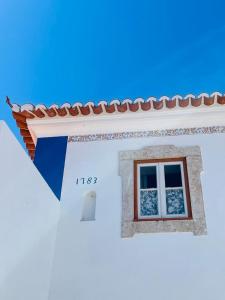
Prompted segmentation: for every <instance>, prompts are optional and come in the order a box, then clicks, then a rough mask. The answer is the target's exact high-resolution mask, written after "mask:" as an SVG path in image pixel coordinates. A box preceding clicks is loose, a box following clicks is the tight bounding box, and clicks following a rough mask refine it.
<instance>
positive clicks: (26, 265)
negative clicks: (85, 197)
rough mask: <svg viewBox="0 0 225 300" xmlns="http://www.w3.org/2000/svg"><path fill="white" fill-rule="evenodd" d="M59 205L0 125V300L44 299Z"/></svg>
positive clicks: (48, 280) (26, 157)
mask: <svg viewBox="0 0 225 300" xmlns="http://www.w3.org/2000/svg"><path fill="white" fill-rule="evenodd" d="M58 218H59V202H58V200H57V199H56V198H55V196H54V194H53V193H52V192H51V190H50V188H49V187H48V185H47V184H46V183H45V181H44V180H43V178H42V177H41V176H40V174H39V172H38V171H37V169H36V168H35V167H34V165H33V163H32V161H31V160H30V158H29V157H28V156H27V154H26V153H25V152H24V150H23V149H22V147H21V146H20V145H19V143H18V142H17V141H16V139H15V137H14V136H13V135H12V133H11V132H10V131H9V129H8V127H7V126H6V124H5V123H4V122H3V121H1V122H0V299H1V300H31V299H32V300H47V299H48V291H49V282H50V274H51V268H52V260H53V255H54V243H55V236H56V230H57V223H58Z"/></svg>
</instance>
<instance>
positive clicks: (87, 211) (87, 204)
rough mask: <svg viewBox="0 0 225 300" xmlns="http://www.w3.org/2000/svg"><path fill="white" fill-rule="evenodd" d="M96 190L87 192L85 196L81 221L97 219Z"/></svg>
mask: <svg viewBox="0 0 225 300" xmlns="http://www.w3.org/2000/svg"><path fill="white" fill-rule="evenodd" d="M95 209H96V192H94V191H90V192H87V193H86V194H85V195H84V197H83V210H82V216H81V221H95Z"/></svg>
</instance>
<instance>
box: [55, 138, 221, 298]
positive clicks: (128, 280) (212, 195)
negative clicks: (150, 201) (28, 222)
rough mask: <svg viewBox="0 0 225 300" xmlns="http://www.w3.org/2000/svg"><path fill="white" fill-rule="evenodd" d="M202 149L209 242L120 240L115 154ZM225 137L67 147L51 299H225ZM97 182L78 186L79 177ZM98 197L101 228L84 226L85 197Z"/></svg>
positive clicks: (149, 237)
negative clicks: (145, 149)
mask: <svg viewBox="0 0 225 300" xmlns="http://www.w3.org/2000/svg"><path fill="white" fill-rule="evenodd" d="M161 144H163V145H165V144H173V145H176V146H187V145H191V146H192V145H199V146H200V147H201V150H202V157H203V167H204V172H203V174H202V187H203V195H204V203H205V212H206V221H207V227H208V235H206V236H193V235H192V233H161V234H138V235H135V236H134V237H132V238H129V239H122V238H121V236H120V220H121V201H122V200H121V195H122V191H121V178H120V177H119V176H118V166H119V161H118V152H119V151H124V150H132V149H140V148H142V147H145V146H151V145H161ZM224 170H225V134H214V135H195V136H177V137H156V138H138V139H127V140H116V141H102V142H89V143H69V144H68V149H67V156H66V167H65V174H64V181H63V190H62V201H61V221H60V224H59V229H58V236H57V246H56V253H55V259H54V265H53V273H52V282H51V289H50V300H62V299H63V300H74V299H79V300H115V299H116V300H124V299H126V300H128V299H129V300H137V299H138V300H146V299H154V300H165V299H167V300H176V299H182V300H212V299H217V300H224V299H225V284H224V283H225V184H224V182H225V181H224V178H225V176H224V174H225V171H224ZM88 176H96V177H98V183H97V184H96V185H76V184H75V181H76V178H77V177H79V178H80V177H88ZM88 191H95V192H96V221H93V222H81V221H80V219H81V215H82V209H83V201H84V198H85V197H83V195H84V194H85V193H87V192H88Z"/></svg>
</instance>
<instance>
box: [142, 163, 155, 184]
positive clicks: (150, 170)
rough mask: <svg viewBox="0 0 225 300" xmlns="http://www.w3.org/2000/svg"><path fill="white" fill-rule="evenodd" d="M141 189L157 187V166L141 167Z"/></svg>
mask: <svg viewBox="0 0 225 300" xmlns="http://www.w3.org/2000/svg"><path fill="white" fill-rule="evenodd" d="M140 174H141V178H140V179H141V185H140V186H141V189H150V188H156V187H157V179H156V166H146V167H141V168H140Z"/></svg>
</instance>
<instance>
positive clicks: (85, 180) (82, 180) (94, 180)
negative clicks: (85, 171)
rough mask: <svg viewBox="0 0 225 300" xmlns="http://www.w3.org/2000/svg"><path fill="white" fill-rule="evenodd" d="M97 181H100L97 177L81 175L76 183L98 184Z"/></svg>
mask: <svg viewBox="0 0 225 300" xmlns="http://www.w3.org/2000/svg"><path fill="white" fill-rule="evenodd" d="M97 182H98V178H97V177H80V178H76V184H77V185H81V184H82V185H83V184H96V183H97Z"/></svg>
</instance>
